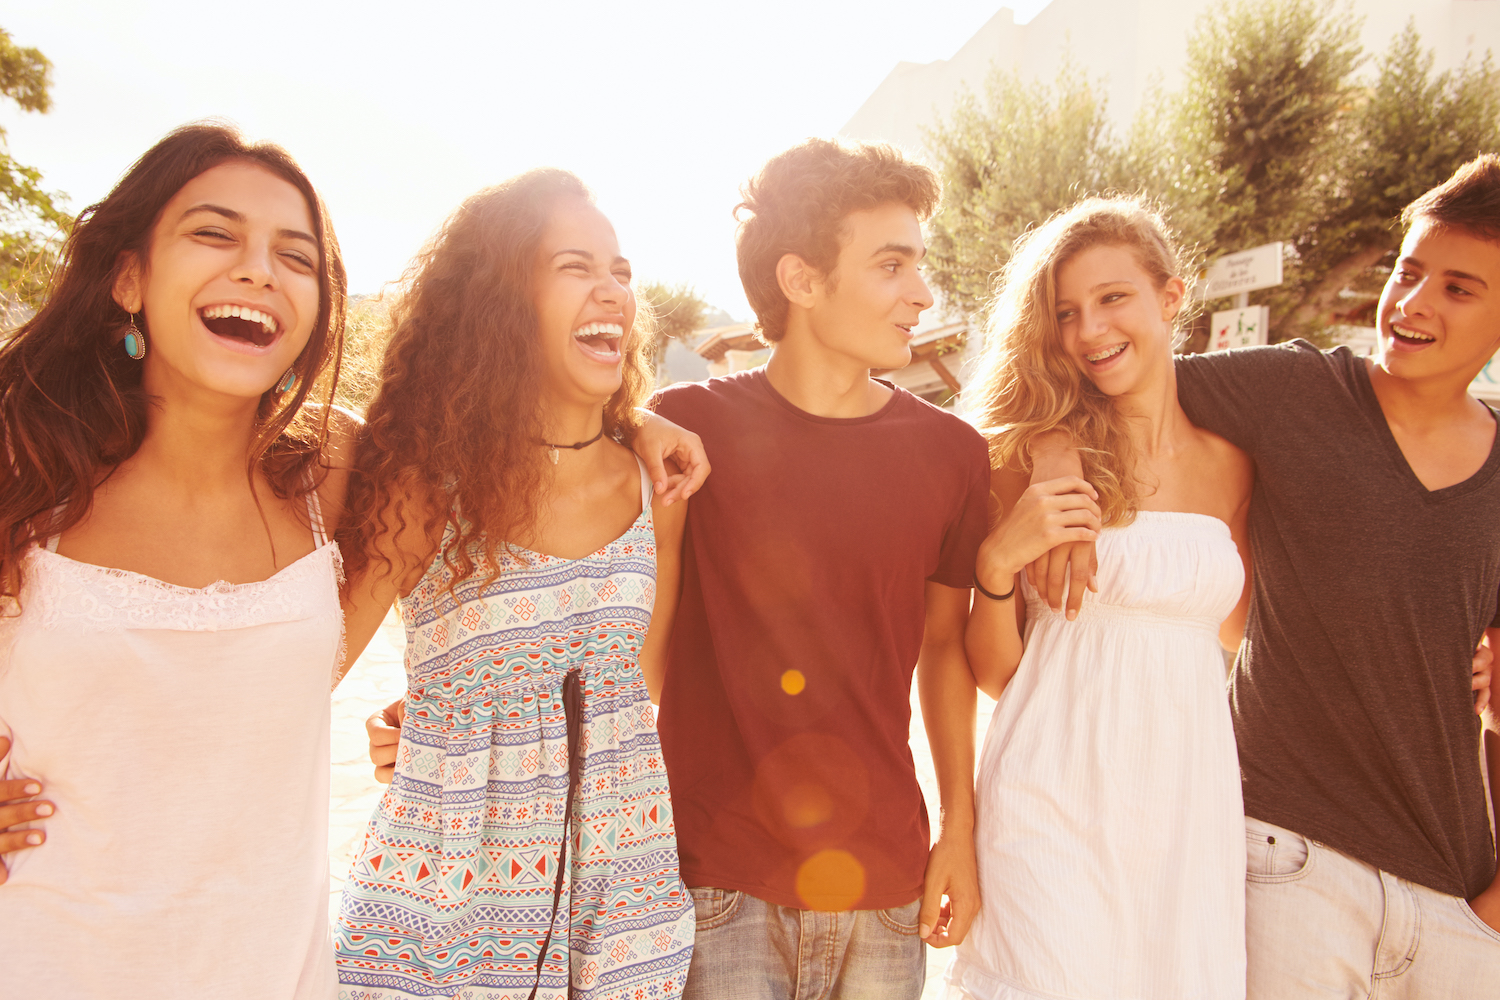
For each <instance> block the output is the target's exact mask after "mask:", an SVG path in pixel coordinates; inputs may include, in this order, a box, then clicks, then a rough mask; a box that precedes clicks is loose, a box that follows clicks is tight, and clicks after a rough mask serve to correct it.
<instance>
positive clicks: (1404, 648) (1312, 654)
mask: <svg viewBox="0 0 1500 1000" xmlns="http://www.w3.org/2000/svg"><path fill="white" fill-rule="evenodd" d="M1403 220H1404V222H1405V223H1406V226H1407V233H1406V237H1405V240H1404V242H1403V243H1402V246H1401V251H1400V257H1399V260H1398V261H1397V264H1396V267H1395V270H1394V271H1393V273H1392V275H1391V278H1390V281H1389V282H1388V283H1387V285H1386V287H1385V290H1384V292H1383V293H1382V296H1381V301H1380V321H1379V322H1380V348H1381V352H1380V356H1379V359H1378V361H1376V360H1372V359H1365V358H1358V357H1355V356H1354V355H1353V353H1352V352H1350V351H1349V350H1348V349H1347V348H1339V349H1336V350H1333V351H1328V352H1322V351H1318V350H1317V349H1316V348H1314V347H1313V346H1312V345H1310V344H1307V343H1305V342H1301V341H1298V342H1293V343H1288V344H1280V345H1277V346H1275V347H1266V348H1254V349H1249V350H1239V351H1232V352H1221V353H1217V354H1210V355H1201V356H1195V357H1185V358H1181V359H1179V361H1178V365H1177V384H1178V398H1179V400H1180V401H1181V403H1182V407H1183V409H1184V410H1185V411H1186V412H1187V414H1188V416H1189V417H1190V418H1191V419H1192V420H1193V422H1194V423H1196V424H1198V425H1200V426H1202V427H1205V428H1207V429H1209V430H1211V431H1213V432H1215V433H1217V434H1220V435H1222V436H1223V437H1225V438H1226V439H1228V440H1229V441H1231V442H1233V443H1234V444H1235V445H1237V446H1239V447H1240V448H1242V449H1244V450H1245V451H1246V452H1247V453H1248V454H1249V455H1250V457H1251V458H1252V459H1253V460H1254V462H1255V465H1256V485H1255V491H1254V494H1253V497H1252V501H1251V507H1250V537H1251V543H1252V548H1253V551H1254V578H1255V579H1254V593H1253V598H1252V603H1251V608H1250V616H1249V620H1248V622H1247V623H1246V629H1245V642H1244V644H1243V645H1242V646H1241V651H1240V656H1239V660H1238V662H1237V664H1236V669H1235V673H1234V679H1233V684H1232V709H1233V714H1234V722H1235V736H1236V739H1237V741H1238V744H1239V751H1240V765H1241V771H1242V775H1243V779H1244V794H1245V811H1246V814H1247V819H1246V844H1247V847H1248V851H1249V857H1248V869H1247V880H1248V884H1247V887H1246V931H1247V945H1248V959H1249V968H1248V986H1249V996H1250V997H1251V998H1267V1000H1269V998H1277V1000H1284V998H1296V997H1315V996H1316V997H1325V996H1356V995H1358V996H1363V995H1365V994H1366V993H1368V991H1369V990H1370V989H1371V987H1372V984H1373V983H1375V982H1376V981H1379V982H1380V983H1381V984H1382V985H1381V990H1382V993H1381V996H1412V997H1423V998H1426V997H1439V996H1472V995H1476V991H1477V990H1480V989H1482V987H1481V985H1480V984H1482V983H1484V982H1490V983H1494V982H1497V981H1500V883H1497V881H1496V877H1495V876H1496V854H1495V843H1494V840H1493V838H1492V836H1491V832H1490V816H1489V808H1488V805H1487V803H1486V790H1485V787H1484V781H1483V777H1482V772H1481V768H1480V753H1481V727H1480V723H1479V720H1478V719H1477V718H1476V716H1475V712H1474V701H1473V697H1472V695H1471V690H1470V689H1471V673H1472V671H1473V665H1474V660H1475V657H1474V649H1475V646H1476V644H1477V643H1478V642H1479V640H1480V639H1481V637H1482V636H1483V635H1484V633H1485V629H1486V627H1487V626H1491V625H1492V623H1494V622H1495V620H1496V605H1497V593H1500V435H1497V433H1496V418H1495V414H1494V412H1493V411H1492V410H1490V408H1489V407H1487V406H1485V405H1484V404H1483V403H1481V402H1479V401H1478V400H1476V399H1474V398H1472V397H1470V396H1469V395H1468V394H1467V390H1468V386H1469V384H1470V383H1471V382H1472V381H1473V379H1474V377H1475V376H1476V375H1477V374H1478V373H1479V371H1480V370H1481V369H1482V368H1483V367H1484V365H1485V363H1486V362H1488V360H1489V359H1490V358H1491V357H1492V356H1493V355H1494V354H1495V352H1496V350H1497V349H1500V157H1494V156H1488V157H1482V158H1480V159H1478V160H1476V161H1474V162H1473V163H1470V164H1468V165H1466V166H1465V167H1464V168H1462V169H1461V170H1459V171H1458V173H1457V174H1455V175H1454V177H1453V178H1452V179H1450V180H1449V181H1448V182H1446V183H1445V184H1443V185H1441V186H1440V187H1438V188H1435V189H1433V190H1432V191H1430V192H1428V193H1427V194H1425V195H1423V196H1422V197H1421V198H1419V199H1418V200H1417V201H1416V202H1414V203H1413V204H1412V205H1410V206H1409V207H1408V208H1407V210H1406V212H1405V213H1404V214H1403ZM1033 452H1034V453H1037V452H1038V449H1036V448H1035V447H1034V448H1033ZM1035 458H1036V463H1037V469H1036V471H1035V474H1034V478H1038V479H1041V478H1045V479H1052V478H1056V477H1057V476H1058V475H1066V474H1070V473H1072V472H1074V471H1075V470H1076V469H1077V465H1076V464H1075V462H1076V460H1073V459H1072V458H1071V456H1066V455H1063V454H1059V453H1056V452H1051V453H1049V454H1046V455H1043V454H1035ZM1054 600H1056V595H1055V594H1054ZM1495 638H1500V635H1496V636H1495ZM1491 735H1492V737H1493V734H1491ZM1492 762H1493V763H1494V764H1495V765H1500V754H1497V755H1496V756H1495V757H1493V758H1492Z"/></svg>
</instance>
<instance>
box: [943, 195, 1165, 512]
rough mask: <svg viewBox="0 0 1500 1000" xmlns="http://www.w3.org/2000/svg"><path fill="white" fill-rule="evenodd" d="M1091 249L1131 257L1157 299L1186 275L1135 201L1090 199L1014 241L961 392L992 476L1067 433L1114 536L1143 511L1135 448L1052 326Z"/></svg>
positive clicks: (1156, 219)
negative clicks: (1122, 251)
mask: <svg viewBox="0 0 1500 1000" xmlns="http://www.w3.org/2000/svg"><path fill="white" fill-rule="evenodd" d="M1096 246H1119V247H1125V248H1126V249H1128V250H1130V251H1131V252H1132V253H1133V254H1134V255H1135V258H1136V261H1137V262H1138V263H1139V264H1140V265H1141V268H1142V269H1143V270H1144V271H1145V272H1146V273H1147V274H1149V275H1150V276H1151V281H1152V283H1153V284H1154V285H1155V287H1156V289H1157V290H1158V291H1160V290H1161V289H1162V288H1163V287H1164V286H1165V285H1166V283H1167V282H1168V281H1169V280H1171V279H1172V278H1174V277H1179V276H1181V274H1182V273H1183V271H1184V270H1185V267H1184V265H1185V263H1186V261H1185V260H1184V258H1183V255H1182V252H1181V251H1180V250H1179V248H1178V245H1177V243H1176V241H1175V240H1174V239H1173V238H1172V236H1171V235H1170V231H1169V230H1168V229H1167V225H1166V223H1165V222H1164V221H1162V218H1161V216H1160V215H1159V214H1158V213H1157V212H1156V211H1155V210H1153V209H1152V208H1151V207H1150V206H1149V205H1148V204H1147V203H1146V202H1145V201H1144V200H1142V199H1139V198H1123V197H1118V198H1088V199H1085V200H1083V201H1081V202H1079V203H1078V204H1076V205H1074V206H1073V207H1072V208H1069V209H1067V210H1065V211H1062V212H1059V213H1057V214H1056V215H1054V216H1052V218H1050V219H1048V220H1047V222H1046V223H1045V224H1043V225H1042V226H1040V227H1038V228H1036V229H1033V230H1031V231H1030V232H1028V233H1026V234H1025V235H1023V236H1022V237H1021V238H1020V239H1018V240H1017V241H1016V246H1015V252H1014V253H1013V254H1012V255H1011V258H1010V261H1009V262H1008V263H1007V264H1006V265H1005V268H1004V270H1002V271H1001V272H1000V280H999V284H998V286H997V293H996V296H995V298H994V301H993V304H992V306H991V308H990V311H989V321H988V323H987V328H986V336H985V350H984V356H983V358H982V360H981V361H980V367H979V370H978V372H977V373H976V374H975V378H974V381H973V382H972V383H970V385H969V387H968V388H967V389H966V390H965V391H966V393H967V394H969V395H970V397H971V398H972V399H973V401H974V402H973V404H972V405H971V408H970V413H971V414H972V419H973V420H974V422H975V424H976V425H977V426H978V427H979V430H980V432H981V433H983V434H984V436H985V438H986V439H987V440H988V441H989V443H990V464H991V466H993V467H994V468H997V469H998V468H1004V467H1010V468H1018V469H1029V468H1030V465H1031V463H1030V457H1029V454H1028V451H1027V446H1028V445H1029V444H1030V442H1031V439H1032V438H1033V437H1035V436H1036V435H1038V434H1041V433H1044V432H1046V431H1050V430H1055V429H1058V428H1061V429H1063V430H1066V431H1068V432H1069V433H1070V434H1071V435H1072V437H1073V441H1074V443H1075V444H1076V445H1077V447H1078V450H1079V452H1080V453H1081V457H1082V459H1083V477H1084V478H1085V479H1087V480H1088V481H1089V482H1090V483H1092V484H1093V486H1094V488H1095V489H1096V490H1098V491H1099V507H1100V510H1101V511H1102V512H1103V515H1104V522H1105V523H1106V524H1111V525H1117V526H1118V525H1125V524H1129V523H1130V522H1131V521H1133V520H1134V519H1135V513H1136V511H1137V510H1139V509H1140V493H1141V488H1140V482H1139V481H1138V480H1137V478H1136V475H1135V471H1134V470H1135V462H1136V453H1135V452H1136V449H1135V445H1134V444H1133V443H1132V442H1131V439H1130V433H1129V430H1128V427H1127V424H1126V418H1125V416H1124V415H1123V414H1121V413H1120V412H1119V411H1118V410H1117V409H1116V408H1115V405H1114V400H1112V399H1111V398H1110V397H1109V396H1106V395H1105V394H1104V393H1102V392H1100V391H1099V389H1098V388H1097V387H1095V385H1094V383H1093V382H1091V381H1089V379H1088V378H1087V377H1086V376H1084V374H1083V373H1082V372H1080V371H1079V370H1078V366H1077V365H1075V364H1074V363H1073V361H1072V359H1071V358H1069V357H1068V356H1067V355H1066V354H1065V353H1064V352H1063V348H1062V336H1061V333H1060V331H1059V329H1058V325H1057V272H1058V270H1059V269H1060V268H1061V267H1062V266H1063V265H1064V264H1066V263H1067V262H1068V261H1069V260H1071V259H1073V258H1074V257H1075V256H1077V255H1078V254H1079V253H1081V252H1083V251H1084V250H1088V249H1090V248H1092V247H1096ZM1187 312H1188V311H1187V310H1186V309H1184V310H1183V312H1181V313H1179V314H1178V317H1177V323H1178V324H1182V323H1184V322H1185V321H1186V319H1187V318H1188V316H1187Z"/></svg>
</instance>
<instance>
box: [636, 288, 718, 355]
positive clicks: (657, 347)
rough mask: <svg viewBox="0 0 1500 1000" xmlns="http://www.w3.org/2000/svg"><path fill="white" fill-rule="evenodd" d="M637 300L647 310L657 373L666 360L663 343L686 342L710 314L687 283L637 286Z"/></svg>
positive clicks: (699, 297)
mask: <svg viewBox="0 0 1500 1000" xmlns="http://www.w3.org/2000/svg"><path fill="white" fill-rule="evenodd" d="M640 299H641V301H642V302H644V303H646V304H648V305H649V306H650V308H651V319H652V331H653V338H654V339H653V341H652V348H651V361H652V365H653V367H654V369H655V370H656V371H657V372H660V371H661V366H662V364H663V363H664V362H665V361H666V357H667V344H668V343H669V342H670V341H673V340H686V339H687V338H688V337H691V336H692V335H693V334H695V333H697V332H698V331H699V330H701V329H703V325H704V319H705V318H706V317H707V316H708V313H709V312H710V311H711V308H712V307H710V306H709V304H708V303H707V302H706V301H704V300H703V298H702V297H701V296H699V295H698V293H697V291H696V290H695V289H694V288H693V287H692V286H691V285H688V284H677V285H668V284H665V283H663V282H660V281H650V282H646V283H645V284H643V285H641V288H640Z"/></svg>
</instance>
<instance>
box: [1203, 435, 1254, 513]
mask: <svg viewBox="0 0 1500 1000" xmlns="http://www.w3.org/2000/svg"><path fill="white" fill-rule="evenodd" d="M1196 430H1197V434H1198V440H1199V443H1200V445H1201V447H1202V449H1203V458H1204V462H1203V465H1202V474H1203V476H1204V478H1206V479H1209V480H1210V481H1216V482H1219V483H1221V484H1222V485H1223V487H1224V488H1225V489H1226V490H1227V491H1229V492H1231V493H1232V494H1233V498H1234V500H1235V506H1238V505H1239V503H1240V502H1243V501H1244V500H1247V499H1249V497H1250V489H1251V487H1252V486H1253V485H1254V483H1255V463H1254V462H1252V461H1250V456H1249V455H1247V454H1245V453H1244V452H1243V451H1241V450H1240V449H1239V448H1236V447H1235V446H1234V445H1232V444H1230V443H1229V442H1228V441H1226V440H1225V439H1224V438H1221V437H1219V435H1217V434H1215V433H1214V432H1213V431H1209V430H1204V429H1203V428H1202V427H1198V428H1196Z"/></svg>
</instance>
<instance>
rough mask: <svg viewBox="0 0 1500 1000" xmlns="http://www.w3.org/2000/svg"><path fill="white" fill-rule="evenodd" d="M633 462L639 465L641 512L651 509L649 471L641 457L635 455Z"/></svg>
mask: <svg viewBox="0 0 1500 1000" xmlns="http://www.w3.org/2000/svg"><path fill="white" fill-rule="evenodd" d="M635 464H636V465H639V466H640V467H641V511H642V513H644V512H646V511H648V510H650V509H651V485H652V484H651V473H649V472H647V471H646V463H645V462H642V461H641V457H640V456H639V455H637V456H636V457H635Z"/></svg>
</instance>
